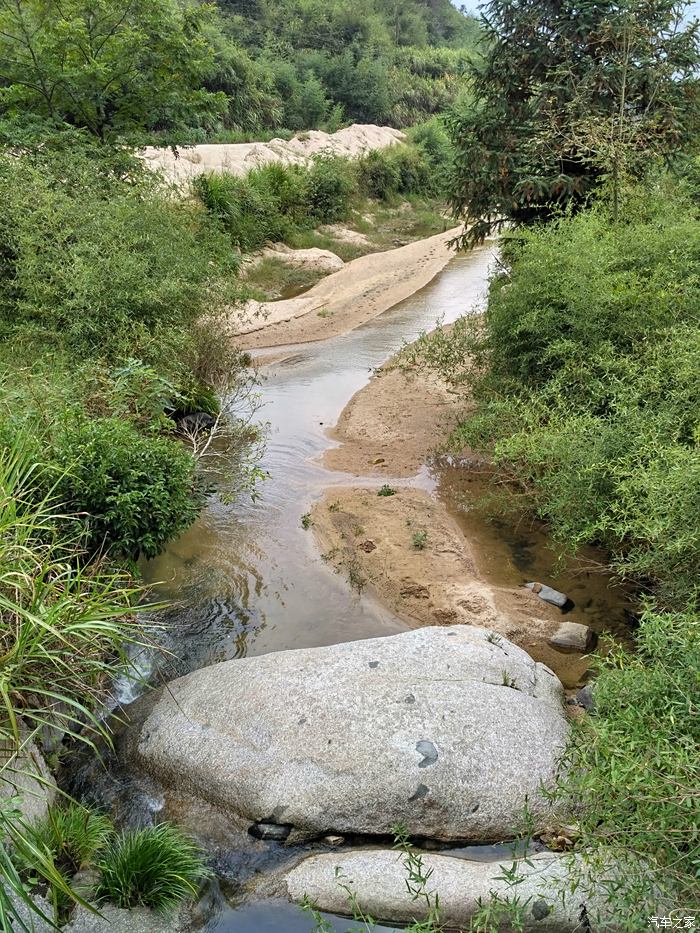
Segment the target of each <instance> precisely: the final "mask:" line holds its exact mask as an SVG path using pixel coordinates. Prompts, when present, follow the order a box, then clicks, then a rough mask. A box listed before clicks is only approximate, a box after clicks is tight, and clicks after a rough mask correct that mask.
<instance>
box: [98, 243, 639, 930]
mask: <svg viewBox="0 0 700 933" xmlns="http://www.w3.org/2000/svg"><path fill="white" fill-rule="evenodd" d="M492 261H493V251H492V249H491V248H489V247H484V248H481V249H479V250H476V251H474V252H473V253H471V254H469V255H467V256H461V257H457V258H455V259H454V260H453V261H452V262H451V263H450V264H449V265H448V266H447V268H446V269H445V270H444V271H443V272H442V273H441V274H440V275H439V276H438V277H437V278H436V279H435V280H434V281H433V282H432V283H431V284H430V285H429V286H427V287H426V288H424V289H423V290H422V291H420V292H418V293H417V294H415V295H413V296H412V297H411V298H409V299H408V300H406V301H404V302H402V303H401V304H400V305H398V306H396V307H395V308H394V309H392V310H391V311H389V312H387V313H385V314H383V315H382V316H380V317H378V318H376V319H374V320H373V321H371V322H370V323H368V324H366V325H365V326H363V327H361V328H359V329H358V330H356V331H354V332H352V333H350V334H347V335H344V336H340V337H336V338H333V339H330V340H327V341H324V342H319V343H309V344H304V345H298V346H295V347H287V348H276V349H275V351H274V354H270V355H271V357H273V358H274V360H276V362H271V363H270V364H269V365H268V366H266V367H265V371H266V374H267V375H266V379H265V381H264V384H263V388H262V398H263V402H264V406H263V408H262V417H263V418H264V420H266V421H267V422H268V424H269V436H268V442H267V445H266V451H265V454H264V460H263V463H262V467H263V469H264V470H265V472H266V473H267V475H268V478H267V480H266V481H265V482H264V483H263V484H262V488H261V490H260V493H261V495H260V497H259V498H258V499H257V500H256V501H250V499H245V500H239V501H236V502H234V503H233V504H226V503H224V502H222V501H221V500H220V499H218V498H212V500H211V502H210V503H209V505H208V507H207V509H206V510H205V511H204V513H203V514H202V516H201V518H200V519H199V520H198V521H197V522H196V524H195V525H193V526H192V527H191V528H190V529H189V530H188V531H187V532H186V533H185V534H184V535H183V536H182V537H181V538H180V539H179V540H177V541H176V542H174V543H173V544H172V545H171V546H170V547H169V548H168V550H167V551H166V552H165V553H164V554H163V555H162V556H161V557H159V558H158V559H157V560H154V561H150V562H148V563H146V564H144V566H143V572H144V576H145V578H146V580H147V581H148V582H149V583H151V584H154V585H155V584H158V585H157V587H156V591H157V597H158V598H162V599H163V600H167V601H168V602H169V603H171V604H172V608H170V609H168V610H167V612H164V613H161V617H162V618H161V621H164V622H166V623H167V625H166V626H164V628H163V629H162V631H159V633H158V634H157V635H156V640H157V641H159V642H160V643H161V645H162V646H163V647H165V648H166V649H167V653H162V652H154V653H152V654H148V653H147V654H144V656H143V657H141V658H140V659H139V664H140V666H141V668H142V670H143V672H144V676H145V677H146V679H149V678H150V679H154V678H155V677H156V676H157V677H158V678H159V679H171V678H172V677H174V676H177V675H180V674H183V673H186V672H188V671H191V670H194V669H197V668H200V667H203V666H205V665H209V664H213V663H215V662H217V661H221V660H225V659H230V658H236V657H241V656H243V655H259V654H263V653H266V652H271V651H280V650H283V649H287V648H300V647H311V646H319V645H328V644H333V643H337V642H342V641H351V640H353V639H360V638H368V637H374V636H381V635H389V634H392V633H395V632H400V631H404V630H405V629H406V628H407V626H406V625H405V624H404V623H403V622H402V621H401V620H400V619H398V618H397V617H395V616H394V615H393V614H392V613H391V612H390V611H388V610H387V609H385V608H383V607H382V606H380V605H379V604H378V603H377V602H375V601H374V600H373V599H372V598H371V597H370V596H367V595H363V596H362V597H360V596H359V595H358V594H357V593H355V592H354V591H353V590H352V589H351V587H350V586H349V584H348V582H347V581H346V580H345V579H344V578H343V577H341V576H338V575H336V574H335V573H334V572H333V570H332V569H331V568H330V567H329V566H327V565H326V564H325V563H324V561H323V559H322V558H321V555H320V554H319V553H318V551H317V549H316V548H315V546H314V540H313V535H312V533H311V532H310V531H305V530H304V529H303V527H302V522H301V519H302V516H303V515H304V513H306V512H308V511H309V510H310V508H311V506H312V504H313V503H314V501H316V500H317V499H318V498H320V497H321V496H322V495H323V493H324V491H325V490H326V489H327V487H328V486H329V485H332V484H340V485H342V484H343V483H345V482H347V481H348V477H347V476H345V475H343V474H340V473H335V472H330V471H327V470H325V469H324V468H323V467H322V466H321V465H320V464H319V458H320V455H321V454H322V453H323V451H324V450H325V449H326V448H328V447H329V446H330V445H331V444H333V443H334V442H332V441H330V440H329V439H328V437H327V433H326V432H327V429H328V428H329V427H332V426H333V425H334V424H335V423H336V421H337V420H338V417H339V415H340V413H341V411H342V409H343V408H344V406H345V405H346V404H347V402H348V401H349V400H350V398H351V397H352V396H353V395H354V393H355V392H357V391H358V390H359V389H361V388H362V387H363V386H364V385H365V384H366V383H367V382H368V380H369V379H370V377H371V374H372V371H373V370H374V369H375V368H376V367H378V366H380V365H381V364H382V363H384V362H385V361H386V360H387V359H388V358H389V357H390V356H392V355H393V354H394V353H396V352H397V351H398V350H399V349H400V348H401V346H402V345H403V344H404V342H407V341H411V340H413V339H415V338H416V337H417V336H418V335H419V334H420V333H421V332H422V331H425V330H429V329H431V328H432V327H434V326H435V324H436V323H437V322H438V321H443V322H444V323H450V322H452V321H454V320H456V318H458V317H459V316H461V315H463V314H465V313H469V312H472V311H475V310H479V309H481V308H482V307H483V304H484V301H485V297H486V288H487V281H488V274H489V269H490V266H491V264H492ZM263 359H264V358H263ZM439 440H440V439H439V438H436V442H438V441H439ZM236 468H237V467H236V464H235V462H233V461H232V462H231V463H230V464H228V465H227V464H226V463H225V462H224V464H223V465H222V464H221V463H220V462H219V463H218V465H217V470H218V471H219V473H220V476H221V478H222V479H223V480H225V479H226V472H227V470H228V471H230V472H233V471H235V470H236ZM353 481H354V482H357V480H356V479H355V480H353ZM413 482H415V483H416V484H418V485H420V486H421V487H422V488H427V489H429V490H431V491H433V492H434V493H435V494H436V495H438V496H440V497H441V498H442V499H443V501H444V502H445V503H446V504H447V506H448V508H449V509H450V510H451V511H452V513H453V515H454V516H455V518H456V519H457V521H458V522H459V523H460V524H461V525H462V527H463V528H464V530H465V532H466V533H467V534H468V535H469V536H470V538H471V539H472V541H473V542H474V544H475V547H476V549H477V551H478V552H479V555H480V561H481V563H482V572H483V573H484V574H485V575H486V577H487V578H488V579H489V580H491V581H492V582H494V583H498V584H503V585H519V584H521V583H522V582H524V580H525V579H526V578H527V577H533V575H535V574H536V575H537V576H538V577H539V578H540V579H544V580H545V581H546V582H553V583H554V585H556V586H557V587H558V588H560V589H565V590H568V591H569V592H570V593H571V595H572V596H574V598H575V600H576V602H577V604H578V606H577V609H576V610H575V613H578V616H577V617H579V618H580V619H581V620H582V621H586V622H588V624H590V625H592V626H593V627H597V628H603V627H606V628H614V629H615V628H620V629H621V628H623V627H624V624H625V619H624V613H625V611H626V606H627V603H626V598H625V597H624V594H622V595H621V594H620V593H619V592H616V591H614V590H612V589H611V588H610V586H609V581H608V579H607V577H605V576H603V575H600V574H593V573H591V572H590V570H591V568H592V567H593V566H594V565H593V563H590V562H584V563H583V564H582V565H581V566H579V567H578V568H574V570H573V571H566V572H563V573H556V572H555V571H556V568H555V561H554V555H553V554H552V552H550V551H549V550H548V548H547V541H546V536H545V534H544V532H543V531H542V530H541V529H539V528H536V527H526V528H525V527H514V526H513V525H511V524H509V523H508V522H505V521H501V522H489V521H487V520H486V518H485V517H484V515H483V514H482V512H481V511H480V510H479V509H478V508H475V502H476V499H477V498H478V496H476V495H475V494H474V493H473V492H472V490H471V486H470V483H469V482H468V481H467V479H465V471H464V470H463V469H460V468H458V467H457V466H455V465H450V464H449V463H446V464H442V465H437V466H435V467H434V468H432V469H425V470H423V471H421V473H420V475H419V476H418V477H416V478H415V479H414V480H413ZM477 486H478V483H477ZM594 559H595V556H594V555H592V556H590V558H589V561H593V560H594ZM576 676H578V674H576ZM133 695H134V688H133V685H128V684H127V685H122V696H121V701H122V703H126V702H128V700H129V699H131V698H132V697H133ZM81 779H82V781H83V787H90V788H91V795H92V797H93V799H94V798H95V797H100V793H101V799H102V802H104V801H105V800H108V801H109V802H111V803H114V802H115V801H116V800H117V799H122V800H124V799H128V801H129V803H128V807H127V811H126V816H124V813H122V817H123V819H124V820H125V821H126V822H132V821H133V822H138V821H139V820H142V819H143V814H144V812H147V811H149V810H150V811H151V812H154V811H158V810H160V809H161V808H162V807H163V806H164V801H163V800H162V799H161V798H160V797H159V795H158V792H157V789H153V790H151V789H149V788H148V787H147V786H146V787H144V786H143V785H140V784H138V782H136V783H132V779H131V776H129V775H125V774H123V773H119V772H118V770H114V771H113V772H112V774H111V775H110V780H111V782H112V783H111V786H110V789H109V792H107V791H106V790H105V787H104V786H103V787H102V789H101V791H100V792H99V793H98V791H97V790H96V789H95V786H96V780H97V779H96V777H95V771H94V768H93V769H90V770H86V772H85V773H84V774H83V775H82V778H81ZM115 807H116V804H115ZM165 813H166V815H172V814H173V810H172V804H171V805H170V809H168V805H165ZM197 819H200V820H204V818H203V817H201V816H200V815H199V814H197ZM212 832H214V829H213V828H212ZM221 835H222V839H223V840H224V841H223V842H220V844H219V846H218V856H217V858H218V861H217V871H219V869H220V868H221V866H222V865H223V866H224V867H223V868H222V869H221V871H219V874H222V875H223V876H224V877H228V878H229V879H235V878H238V877H239V876H240V875H241V874H245V875H247V876H248V877H250V876H252V875H254V874H255V873H256V872H260V871H262V870H264V869H265V868H267V867H268V865H269V863H275V862H276V861H277V863H278V862H279V859H283V858H285V855H284V854H283V852H282V848H281V847H278V846H277V845H276V844H269V843H262V842H259V841H256V842H253V841H249V842H247V843H245V844H243V843H241V847H242V849H244V850H245V851H244V854H243V855H241V854H240V853H239V852H237V851H236V847H237V845H238V843H234V842H232V841H231V840H232V839H233V838H234V836H233V835H229V836H227V835H226V833H224V832H223V831H221ZM234 835H235V834H234ZM236 838H237V839H239V842H240V836H237V837H236ZM226 840H228V841H226ZM287 851H288V850H287ZM330 922H331V924H332V925H333V929H334V930H336V931H345V930H347V929H349V928H352V924H348V922H347V921H335V920H331V921H330ZM312 928H313V922H312V920H311V919H310V918H309V916H308V915H306V914H303V913H302V912H301V911H300V910H298V909H297V908H294V907H291V906H290V905H288V904H286V903H281V902H279V901H274V900H272V901H270V900H263V901H258V902H254V903H243V904H239V905H238V906H234V907H229V906H228V905H227V903H226V902H225V901H223V902H222V901H221V900H220V901H219V906H218V908H217V909H216V910H213V911H212V912H211V913H210V917H209V919H208V921H207V923H206V926H205V929H206V930H207V931H208V933H249V931H253V930H255V931H267V930H269V931H274V933H283V931H285V933H296V931H298V933H308V931H310V930H311V929H312ZM382 929H386V928H382Z"/></svg>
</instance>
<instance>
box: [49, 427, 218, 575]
mask: <svg viewBox="0 0 700 933" xmlns="http://www.w3.org/2000/svg"><path fill="white" fill-rule="evenodd" d="M51 462H52V463H54V464H56V466H57V467H58V468H59V469H60V470H61V474H60V477H59V479H58V483H57V487H56V490H57V494H58V495H59V496H60V497H61V499H62V500H63V501H64V502H65V507H66V508H67V509H68V510H70V511H71V512H74V513H77V514H78V515H83V516H84V521H85V525H86V529H87V545H88V547H89V548H90V549H91V550H93V551H99V550H104V549H107V550H109V551H112V552H114V553H116V554H118V555H125V556H127V557H131V558H134V559H136V558H137V557H139V556H140V555H141V554H143V555H144V556H145V557H155V556H156V555H157V554H159V553H160V551H161V550H162V549H163V547H164V546H165V544H166V543H167V542H168V541H169V540H170V539H171V538H173V537H175V536H176V535H178V534H180V533H181V532H182V531H184V530H185V529H186V528H187V527H188V526H189V525H190V524H191V523H192V521H193V520H194V519H195V518H196V516H197V514H198V512H199V508H200V506H201V502H202V496H203V490H202V489H201V488H200V487H199V486H198V482H197V478H196V475H195V465H194V461H193V458H192V456H191V454H189V453H188V452H187V451H186V450H185V448H184V447H182V446H181V445H180V444H179V443H178V442H177V441H174V440H170V439H169V438H165V437H144V436H143V435H141V434H139V433H138V431H137V430H136V429H135V428H134V427H133V426H132V425H130V424H128V423H127V422H124V421H121V420H120V419H119V418H104V419H99V420H95V421H87V420H82V419H81V420H76V421H74V422H68V423H67V424H65V425H64V426H63V428H62V429H60V430H59V431H58V433H57V435H56V437H55V440H54V445H53V449H52V451H51Z"/></svg>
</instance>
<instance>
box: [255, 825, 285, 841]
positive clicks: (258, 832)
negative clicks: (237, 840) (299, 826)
mask: <svg viewBox="0 0 700 933" xmlns="http://www.w3.org/2000/svg"><path fill="white" fill-rule="evenodd" d="M291 830H292V827H291V826H290V825H288V824H285V823H253V825H252V826H251V827H250V829H249V830H248V832H249V833H250V835H251V836H255V838H256V839H264V840H265V841H266V842H284V840H285V839H286V838H287V836H288V835H289V834H290V832H291Z"/></svg>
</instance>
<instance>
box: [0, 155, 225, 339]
mask: <svg viewBox="0 0 700 933" xmlns="http://www.w3.org/2000/svg"><path fill="white" fill-rule="evenodd" d="M71 159H74V160H75V163H76V164H71ZM0 199H2V203H3V212H2V217H1V218H0V256H1V257H2V262H1V263H0V335H2V336H3V337H4V338H5V339H13V340H15V339H18V338H20V339H27V338H31V339H32V340H33V341H34V342H35V343H36V342H38V341H42V342H43V343H44V345H46V346H48V347H50V348H51V349H52V350H54V349H55V347H56V345H59V346H63V347H67V348H71V349H73V350H75V351H78V352H80V353H81V354H87V355H90V356H97V355H99V356H101V357H109V356H112V357H114V356H117V355H119V354H124V355H129V356H135V355H138V353H139V346H140V345H142V346H144V347H149V346H151V345H152V339H153V336H154V335H158V336H159V340H160V343H161V344H163V343H164V342H166V341H167V340H168V339H169V332H172V331H177V330H183V331H184V330H186V329H187V328H189V327H190V326H191V325H192V323H193V322H194V321H195V320H196V319H197V318H198V317H199V316H201V315H202V314H203V313H204V312H205V311H210V310H211V309H212V308H214V309H215V308H216V307H217V305H218V304H220V305H223V304H224V302H225V299H226V298H227V297H230V286H225V284H224V280H225V278H226V277H227V275H228V274H229V273H230V272H231V271H232V270H233V268H234V266H233V257H232V256H231V252H230V247H229V246H228V245H227V243H226V240H225V237H223V236H222V235H221V234H220V233H219V232H218V231H217V230H216V229H215V225H213V224H211V222H210V221H209V219H208V217H207V215H206V212H204V211H202V210H201V209H197V207H196V206H195V205H193V204H187V203H185V202H183V201H182V200H181V199H177V198H171V197H169V196H168V195H167V194H166V193H165V192H163V190H162V189H161V188H159V187H158V185H157V183H156V181H155V180H154V179H149V178H147V177H146V176H145V175H143V174H138V175H137V177H136V178H135V179H130V180H126V179H120V178H118V177H116V176H115V175H114V174H109V173H108V174H105V175H104V176H101V175H100V173H99V171H98V170H96V167H95V165H94V164H93V162H92V161H89V160H87V159H84V158H83V157H82V156H81V154H80V153H79V152H76V153H75V155H73V154H72V153H69V154H64V153H59V154H57V155H55V154H47V155H46V156H44V157H42V158H39V159H38V160H32V159H30V158H28V157H23V158H19V159H18V158H14V157H10V156H8V155H5V156H0Z"/></svg>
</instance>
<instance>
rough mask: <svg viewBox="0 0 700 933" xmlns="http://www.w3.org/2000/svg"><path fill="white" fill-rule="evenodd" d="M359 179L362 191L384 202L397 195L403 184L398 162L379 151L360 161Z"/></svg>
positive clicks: (374, 150)
mask: <svg viewBox="0 0 700 933" xmlns="http://www.w3.org/2000/svg"><path fill="white" fill-rule="evenodd" d="M358 177H359V185H360V190H361V191H362V192H364V193H365V194H367V195H368V196H369V197H371V198H377V199H379V200H382V201H386V200H389V199H390V198H391V197H392V196H393V195H395V194H396V193H397V192H398V190H399V186H400V184H401V173H400V170H399V166H398V164H397V163H396V161H394V160H393V159H389V158H388V157H387V156H386V154H385V153H384V152H382V151H379V150H377V149H373V150H372V151H371V152H368V153H367V155H366V156H363V157H362V158H361V159H360V160H359V163H358Z"/></svg>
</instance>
